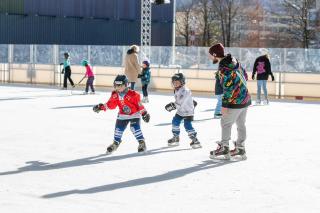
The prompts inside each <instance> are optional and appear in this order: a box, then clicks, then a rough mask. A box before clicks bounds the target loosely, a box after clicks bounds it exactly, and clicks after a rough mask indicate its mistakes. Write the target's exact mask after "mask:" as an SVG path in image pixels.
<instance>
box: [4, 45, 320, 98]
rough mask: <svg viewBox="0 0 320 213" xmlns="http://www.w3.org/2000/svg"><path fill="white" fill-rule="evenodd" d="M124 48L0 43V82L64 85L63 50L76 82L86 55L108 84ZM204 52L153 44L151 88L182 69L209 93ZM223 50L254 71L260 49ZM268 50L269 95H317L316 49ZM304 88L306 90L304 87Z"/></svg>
mask: <svg viewBox="0 0 320 213" xmlns="http://www.w3.org/2000/svg"><path fill="white" fill-rule="evenodd" d="M128 48H129V47H128V46H81V45H7V44H4V45H0V82H1V83H6V82H9V83H11V82H12V83H15V82H22V83H32V84H50V85H56V86H59V85H61V83H62V76H61V74H60V71H61V66H60V65H59V64H60V63H61V62H62V61H63V53H64V52H69V53H70V56H71V64H72V73H73V77H74V78H75V81H77V79H78V78H79V79H80V78H81V77H82V76H83V72H84V70H83V68H82V67H81V66H80V63H81V61H82V60H83V59H87V60H89V61H90V63H91V65H93V67H94V70H95V72H96V75H97V80H96V84H97V85H99V86H110V85H111V84H110V82H112V80H111V79H112V78H113V77H114V76H115V75H116V74H117V73H119V72H121V71H122V70H123V68H122V64H123V60H124V57H125V55H126V52H127V49H128ZM207 52H208V48H207V47H152V48H151V54H150V59H149V60H150V62H151V69H152V76H153V77H154V78H153V84H152V85H151V88H154V89H158V88H160V89H166V88H170V83H168V82H170V81H168V80H166V79H167V78H170V76H171V74H172V73H174V72H177V71H182V72H184V73H185V74H186V76H187V77H188V79H189V82H192V83H193V85H191V89H194V90H198V91H207V92H208V91H209V92H211V91H213V90H214V87H213V84H214V83H213V79H214V78H213V76H214V75H213V71H215V70H216V69H217V65H213V64H212V62H211V61H210V60H209V58H208V53H207ZM226 52H230V53H231V54H232V55H233V56H235V57H236V58H238V59H239V61H240V62H241V63H242V65H243V66H244V67H245V68H246V69H247V71H248V72H250V71H251V70H252V66H253V63H254V61H255V59H256V57H258V56H259V55H260V51H259V49H254V48H226ZM269 52H270V56H271V60H270V61H271V67H272V71H273V72H274V73H275V76H276V81H275V82H272V83H270V84H269V87H271V88H270V89H271V91H274V92H272V93H273V95H275V96H276V97H282V96H284V95H290V96H295V95H304V96H311V97H320V93H319V92H318V91H320V90H319V89H320V60H319V58H320V50H318V49H317V50H315V49H306V50H305V49H269ZM144 57H145V56H144V54H143V53H140V58H141V60H143V59H145V58H144ZM249 76H250V73H249ZM166 81H168V82H166ZM159 82H162V83H159ZM199 84H200V85H199ZM249 85H250V87H251V90H252V93H254V92H255V90H256V89H255V87H256V85H255V82H249ZM286 88H287V89H286ZM288 88H290V92H288ZM306 88H308V91H304V90H306ZM293 89H294V91H293ZM291 90H292V91H291ZM300 90H301V91H300ZM312 91H313V92H312Z"/></svg>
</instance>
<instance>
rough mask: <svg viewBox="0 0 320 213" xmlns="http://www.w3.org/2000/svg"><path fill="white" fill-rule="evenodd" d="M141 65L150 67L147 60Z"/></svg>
mask: <svg viewBox="0 0 320 213" xmlns="http://www.w3.org/2000/svg"><path fill="white" fill-rule="evenodd" d="M142 63H143V64H145V65H146V66H147V67H149V66H150V63H149V61H147V60H146V61H143V62H142Z"/></svg>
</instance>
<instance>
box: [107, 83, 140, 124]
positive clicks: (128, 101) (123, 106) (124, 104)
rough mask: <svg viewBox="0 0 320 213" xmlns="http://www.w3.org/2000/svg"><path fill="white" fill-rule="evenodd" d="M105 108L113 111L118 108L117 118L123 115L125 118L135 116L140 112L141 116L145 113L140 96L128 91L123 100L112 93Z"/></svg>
mask: <svg viewBox="0 0 320 213" xmlns="http://www.w3.org/2000/svg"><path fill="white" fill-rule="evenodd" d="M106 106H107V108H108V109H115V108H116V107H117V106H118V107H119V116H121V115H125V116H126V117H127V116H130V115H134V114H137V112H140V114H141V113H143V112H144V111H145V108H144V106H143V105H142V104H141V101H140V94H139V93H137V92H136V91H134V90H130V89H129V90H128V92H127V93H126V94H125V96H124V97H123V98H122V97H120V95H119V94H118V92H116V91H113V92H112V93H111V97H110V98H109V100H108V102H107V103H106ZM128 118H129V117H128Z"/></svg>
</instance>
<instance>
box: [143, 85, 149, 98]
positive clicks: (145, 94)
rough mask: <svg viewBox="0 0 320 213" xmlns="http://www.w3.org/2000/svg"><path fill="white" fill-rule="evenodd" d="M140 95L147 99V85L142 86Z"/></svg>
mask: <svg viewBox="0 0 320 213" xmlns="http://www.w3.org/2000/svg"><path fill="white" fill-rule="evenodd" d="M142 93H143V97H148V84H143V85H142Z"/></svg>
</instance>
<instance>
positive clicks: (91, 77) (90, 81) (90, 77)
mask: <svg viewBox="0 0 320 213" xmlns="http://www.w3.org/2000/svg"><path fill="white" fill-rule="evenodd" d="M81 65H82V66H84V67H85V68H86V73H85V75H84V78H88V79H87V82H86V89H85V92H84V94H85V95H86V94H88V92H89V87H90V89H91V94H95V89H94V86H93V81H94V74H93V71H92V67H91V66H90V64H89V62H88V61H87V60H83V61H82V62H81Z"/></svg>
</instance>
